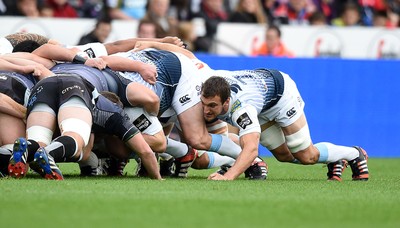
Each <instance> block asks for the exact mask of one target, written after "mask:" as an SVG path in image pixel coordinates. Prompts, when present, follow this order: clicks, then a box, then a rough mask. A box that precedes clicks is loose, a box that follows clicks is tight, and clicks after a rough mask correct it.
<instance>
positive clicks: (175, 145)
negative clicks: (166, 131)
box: [165, 137, 189, 158]
mask: <svg viewBox="0 0 400 228" xmlns="http://www.w3.org/2000/svg"><path fill="white" fill-rule="evenodd" d="M188 151H189V147H188V146H187V145H186V144H185V143H181V142H179V141H176V140H173V139H171V138H168V137H167V150H166V151H165V153H167V154H170V155H171V156H172V157H174V158H180V157H183V156H185V155H186V154H187V152H188Z"/></svg>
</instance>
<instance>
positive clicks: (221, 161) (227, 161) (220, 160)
mask: <svg viewBox="0 0 400 228" xmlns="http://www.w3.org/2000/svg"><path fill="white" fill-rule="evenodd" d="M207 155H208V158H209V160H210V162H209V163H208V167H207V168H208V169H211V168H216V167H220V166H222V165H228V166H232V165H233V163H235V159H233V158H231V157H228V156H222V155H220V154H217V153H215V152H207Z"/></svg>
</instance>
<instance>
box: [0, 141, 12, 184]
mask: <svg viewBox="0 0 400 228" xmlns="http://www.w3.org/2000/svg"><path fill="white" fill-rule="evenodd" d="M0 150H4V151H0V177H1V176H6V175H7V174H8V170H7V167H8V163H9V162H10V158H11V151H9V150H7V149H4V148H0ZM6 150H7V151H8V154H5V153H6ZM2 174H3V175H2Z"/></svg>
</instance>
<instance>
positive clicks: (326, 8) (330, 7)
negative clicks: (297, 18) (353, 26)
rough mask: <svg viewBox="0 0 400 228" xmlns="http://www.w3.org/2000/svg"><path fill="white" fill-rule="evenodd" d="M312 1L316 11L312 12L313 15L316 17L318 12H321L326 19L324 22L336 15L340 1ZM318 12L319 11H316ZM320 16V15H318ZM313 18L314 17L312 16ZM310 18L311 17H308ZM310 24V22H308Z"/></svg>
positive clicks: (328, 21)
mask: <svg viewBox="0 0 400 228" xmlns="http://www.w3.org/2000/svg"><path fill="white" fill-rule="evenodd" d="M313 3H314V5H315V8H316V12H315V13H314V14H315V15H314V14H313V15H314V17H317V16H318V14H320V13H322V14H323V15H324V17H325V19H326V23H328V24H329V23H330V22H331V20H332V19H334V18H336V17H338V9H339V7H340V3H339V2H338V1H335V0H313ZM317 12H319V13H317ZM318 17H320V16H318ZM314 19H315V18H314ZM310 20H311V18H310ZM310 24H311V23H310Z"/></svg>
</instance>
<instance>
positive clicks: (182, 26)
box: [178, 21, 197, 51]
mask: <svg viewBox="0 0 400 228" xmlns="http://www.w3.org/2000/svg"><path fill="white" fill-rule="evenodd" d="M178 37H179V38H180V39H181V40H182V42H183V43H184V44H186V49H188V50H189V51H193V50H195V46H194V43H195V41H196V39H197V35H196V32H195V30H194V26H193V23H192V22H190V21H183V22H180V23H179V27H178Z"/></svg>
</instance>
